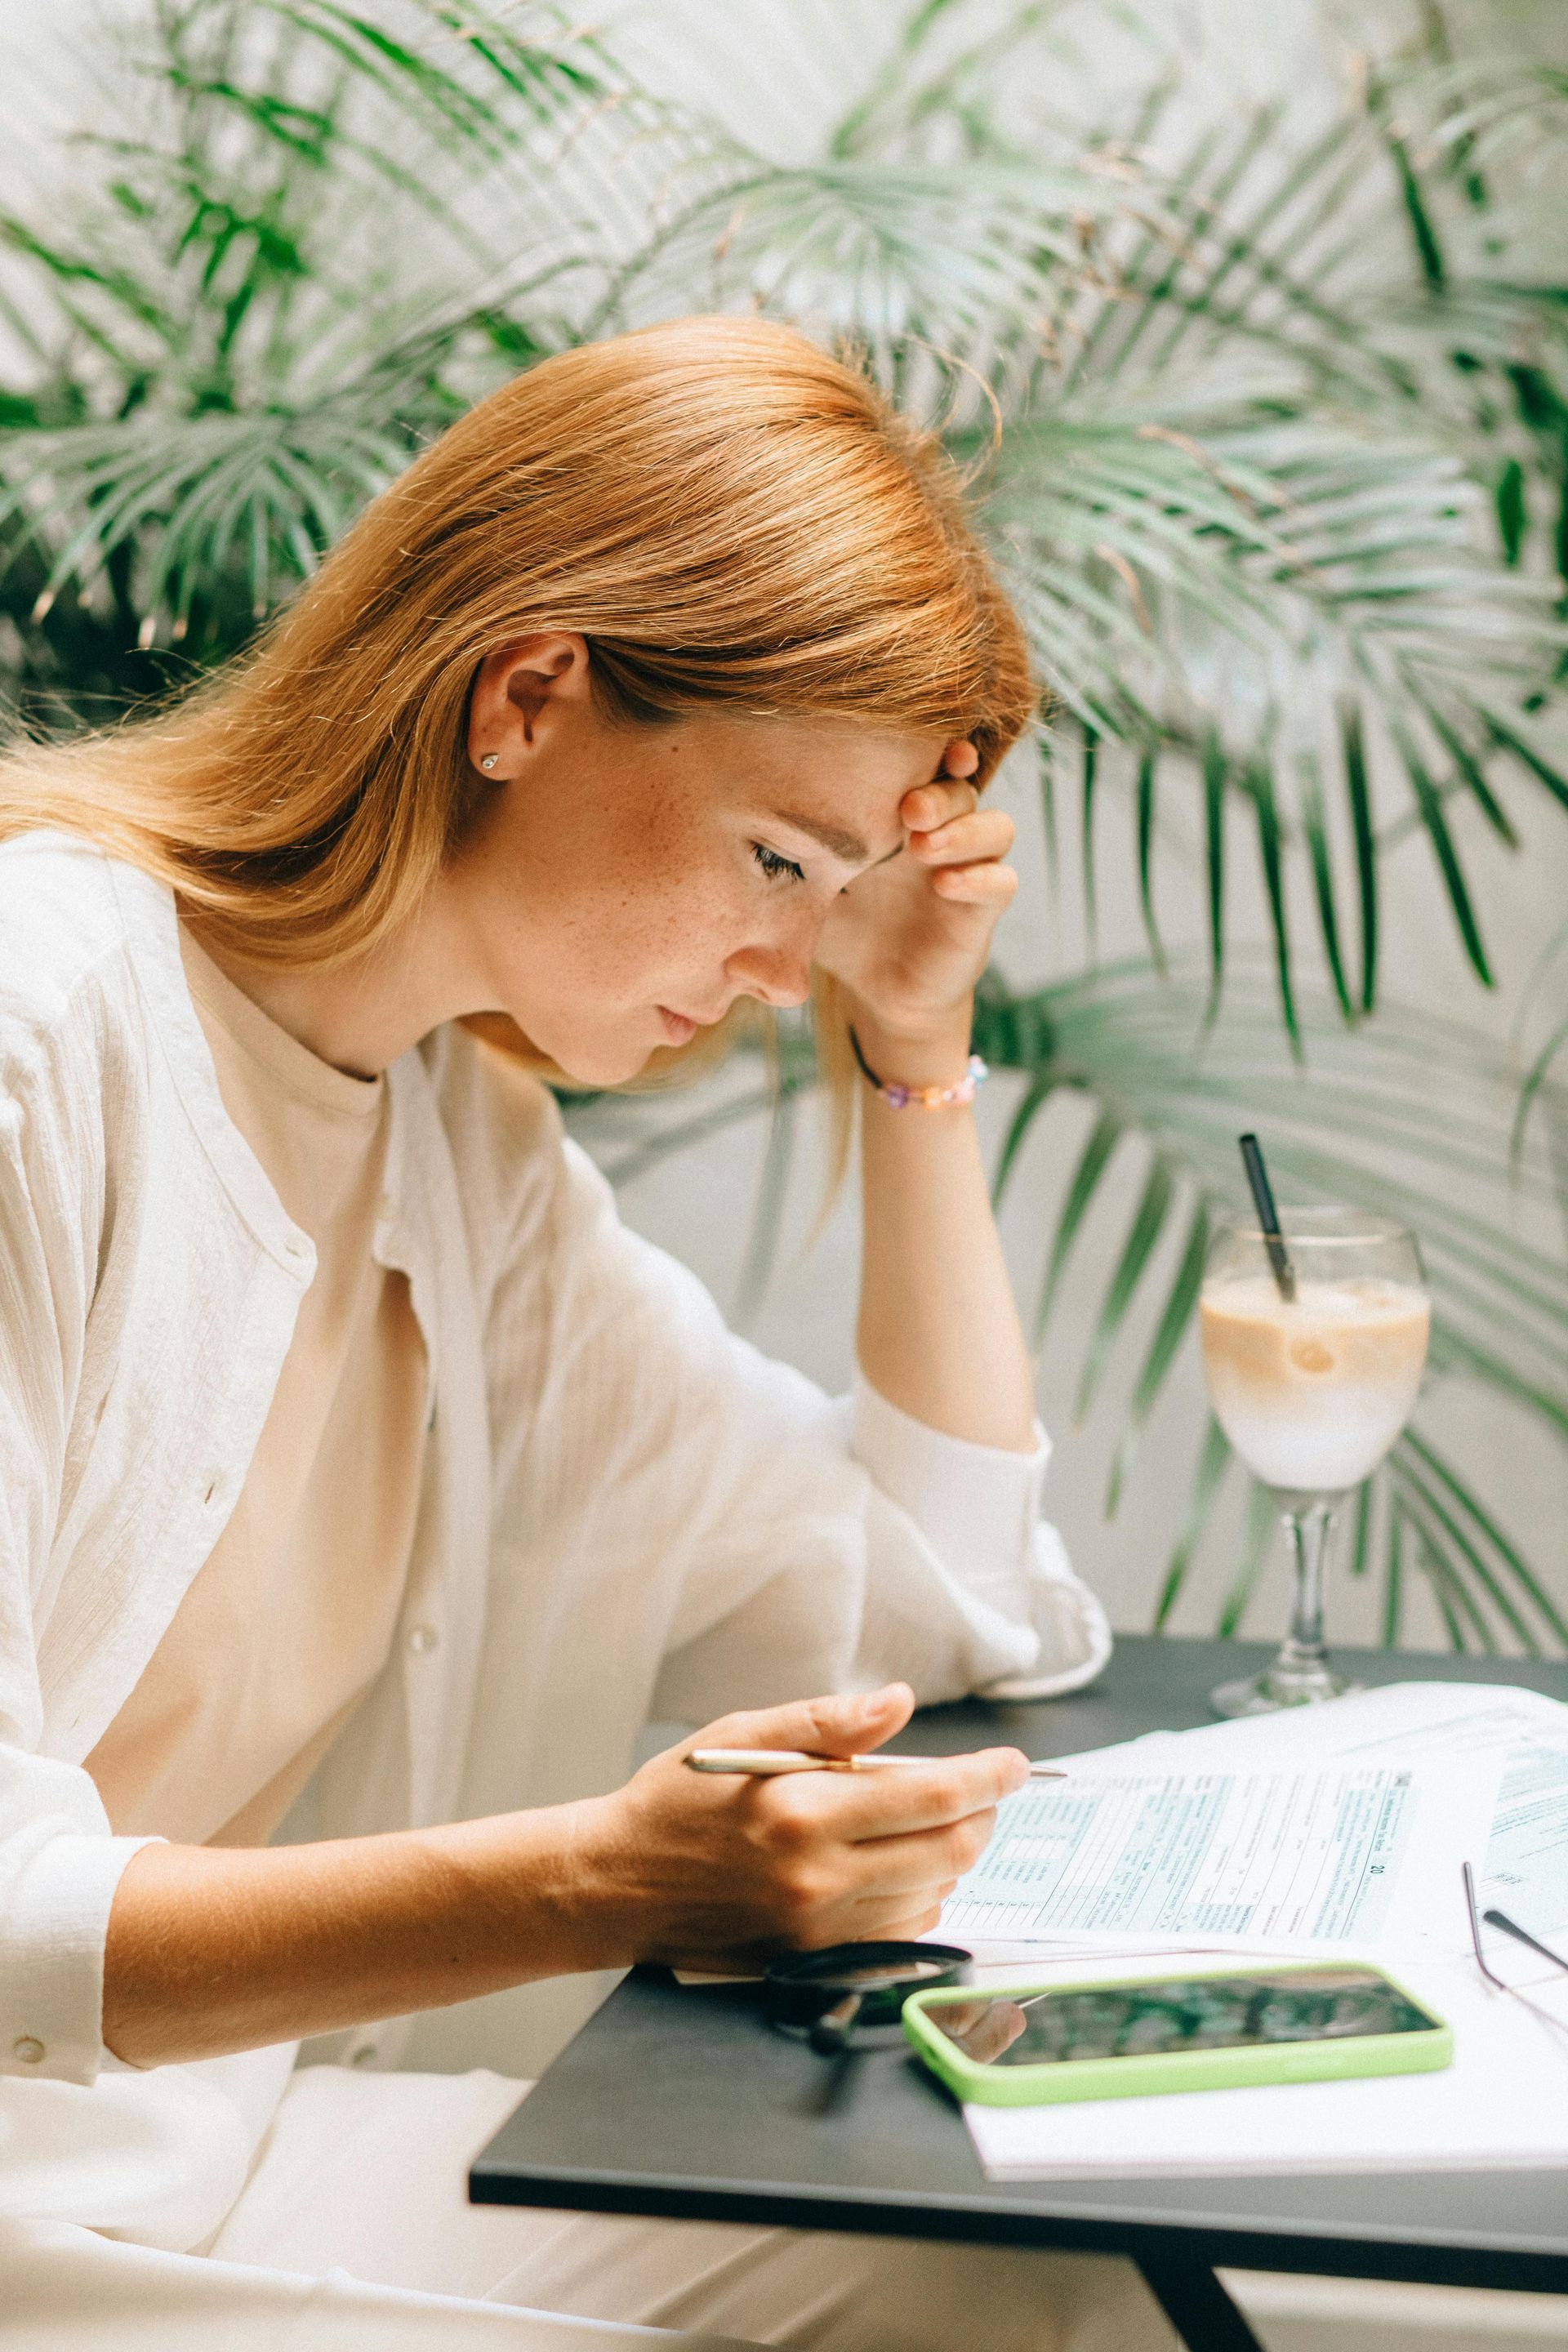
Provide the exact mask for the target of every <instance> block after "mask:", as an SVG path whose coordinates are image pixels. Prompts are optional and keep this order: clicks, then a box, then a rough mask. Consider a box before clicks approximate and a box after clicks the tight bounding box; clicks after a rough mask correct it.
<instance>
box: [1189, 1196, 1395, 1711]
mask: <svg viewBox="0 0 1568 2352" xmlns="http://www.w3.org/2000/svg"><path fill="white" fill-rule="evenodd" d="M1279 1223H1280V1226H1281V1228H1282V1231H1283V1235H1284V1250H1283V1251H1281V1250H1280V1249H1279V1246H1278V1245H1276V1246H1275V1247H1274V1248H1273V1249H1272V1250H1271V1249H1270V1247H1269V1244H1268V1236H1266V1235H1265V1234H1264V1233H1263V1231H1262V1229H1261V1227H1259V1226H1258V1225H1257V1224H1256V1223H1254V1224H1248V1223H1246V1222H1245V1221H1237V1223H1231V1224H1226V1225H1224V1226H1222V1227H1221V1228H1220V1229H1219V1231H1218V1232H1216V1234H1215V1238H1214V1242H1213V1244H1212V1246H1211V1248H1210V1252H1209V1257H1208V1263H1207V1265H1206V1267H1205V1274H1204V1284H1203V1291H1202V1294H1201V1296H1200V1298H1199V1301H1198V1325H1199V1332H1200V1337H1201V1342H1202V1348H1203V1362H1204V1375H1205V1379H1206V1381H1207V1382H1208V1390H1209V1395H1210V1397H1211V1398H1212V1399H1213V1402H1214V1409H1215V1415H1216V1417H1217V1418H1218V1421H1219V1424H1220V1427H1221V1428H1222V1429H1223V1430H1224V1432H1225V1433H1226V1437H1227V1438H1228V1439H1229V1440H1230V1443H1231V1444H1232V1446H1233V1447H1234V1448H1235V1450H1236V1452H1237V1454H1240V1456H1241V1458H1242V1460H1243V1462H1245V1463H1246V1465H1247V1468H1248V1469H1249V1470H1250V1471H1251V1472H1252V1474H1253V1476H1254V1477H1255V1478H1260V1479H1261V1480H1262V1481H1263V1482H1264V1484H1265V1485H1266V1486H1271V1487H1272V1488H1273V1489H1274V1492H1275V1494H1276V1496H1278V1498H1279V1508H1280V1511H1281V1513H1282V1515H1283V1517H1284V1522H1285V1535H1286V1540H1287V1542H1288V1544H1289V1549H1290V1555H1291V1559H1292V1562H1293V1564H1294V1569H1295V1583H1296V1590H1295V1601H1294V1607H1293V1611H1292V1616H1291V1624H1290V1631H1289V1635H1288V1636H1287V1638H1286V1641H1285V1643H1284V1646H1283V1648H1282V1649H1281V1650H1280V1652H1279V1656H1278V1657H1277V1658H1276V1659H1275V1661H1274V1663H1273V1664H1272V1665H1270V1666H1268V1667H1267V1668H1266V1669H1265V1671H1264V1672H1263V1673H1262V1674H1260V1675H1250V1676H1248V1677H1247V1678H1246V1679H1244V1680H1242V1681H1237V1682H1230V1683H1221V1684H1220V1685H1219V1687H1218V1688H1217V1689H1216V1690H1215V1692H1214V1693H1213V1694H1212V1697H1213V1702H1214V1706H1215V1709H1216V1711H1217V1712H1218V1713H1219V1714H1220V1715H1226V1716H1232V1715H1265V1714H1268V1713H1270V1712H1271V1711H1272V1710H1273V1709H1274V1708H1276V1707H1281V1706H1303V1705H1305V1704H1307V1703H1309V1702H1310V1701H1311V1700H1314V1699H1321V1698H1334V1697H1337V1696H1338V1695H1339V1694H1340V1693H1341V1692H1342V1690H1344V1689H1345V1688H1346V1687H1347V1685H1345V1684H1344V1683H1342V1681H1341V1680H1340V1678H1339V1676H1338V1675H1335V1673H1334V1672H1333V1670H1332V1668H1331V1665H1330V1664H1329V1659H1328V1654H1327V1652H1326V1650H1325V1648H1324V1646H1323V1581H1324V1576H1325V1573H1326V1570H1327V1568H1328V1564H1329V1556H1330V1552H1331V1548H1332V1543H1333V1537H1334V1528H1335V1520H1336V1515H1337V1513H1338V1511H1339V1509H1340V1507H1341V1506H1342V1503H1343V1501H1344V1499H1345V1497H1346V1496H1348V1495H1349V1494H1350V1493H1351V1492H1352V1490H1353V1489H1354V1488H1355V1487H1357V1486H1360V1485H1361V1483H1362V1481H1363V1479H1364V1478H1367V1477H1370V1475H1372V1473H1373V1471H1374V1470H1375V1469H1376V1468H1377V1465H1378V1464H1379V1463H1380V1462H1381V1461H1382V1460H1383V1457H1384V1454H1386V1453H1387V1452H1388V1449H1389V1447H1390V1446H1391V1445H1392V1444H1393V1443H1394V1439H1395V1438H1396V1437H1397V1436H1398V1434H1399V1433H1400V1431H1401V1430H1402V1429H1403V1428H1404V1426H1405V1423H1406V1422H1407V1421H1408V1419H1409V1418H1410V1412H1411V1408H1412V1407H1413V1406H1414V1404H1415V1395H1416V1391H1417V1390H1418V1389H1419V1387H1420V1385H1421V1373H1422V1369H1423V1367H1424V1365H1425V1364H1426V1339H1427V1334H1428V1331H1429V1329H1430V1326H1431V1309H1430V1307H1429V1305H1428V1302H1427V1297H1426V1281H1425V1278H1424V1276H1423V1275H1422V1271H1421V1258H1420V1254H1419V1252H1418V1251H1417V1249H1416V1246H1415V1240H1414V1239H1413V1237H1412V1236H1411V1235H1410V1234H1407V1233H1405V1232H1404V1231H1403V1230H1402V1229H1401V1228H1400V1227H1399V1226H1398V1225H1395V1224H1391V1223H1389V1222H1388V1221H1387V1220H1386V1219H1385V1218H1382V1217H1375V1216H1370V1215H1368V1214H1366V1213H1364V1212H1363V1211H1362V1210H1359V1209H1338V1208H1335V1209H1285V1210H1283V1211H1281V1213H1280V1217H1279ZM1287 1253H1288V1255H1287Z"/></svg>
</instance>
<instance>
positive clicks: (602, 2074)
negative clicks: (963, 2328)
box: [469, 1635, 1568, 2352]
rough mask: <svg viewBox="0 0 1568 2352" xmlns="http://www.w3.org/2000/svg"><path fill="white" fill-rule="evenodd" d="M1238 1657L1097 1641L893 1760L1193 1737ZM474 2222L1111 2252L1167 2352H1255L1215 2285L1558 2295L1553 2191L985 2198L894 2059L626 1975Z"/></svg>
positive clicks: (1123, 2186)
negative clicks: (1057, 1672)
mask: <svg viewBox="0 0 1568 2352" xmlns="http://www.w3.org/2000/svg"><path fill="white" fill-rule="evenodd" d="M1267 1657H1268V1650H1267V1649H1266V1648H1264V1647H1254V1646H1253V1645H1250V1644H1240V1643H1218V1642H1179V1641H1155V1640H1152V1639H1140V1638H1137V1637H1130V1636H1125V1635H1124V1636H1123V1637H1122V1638H1121V1640H1120V1641H1119V1642H1118V1643H1117V1648H1116V1654H1115V1656H1114V1658H1113V1659H1112V1661H1111V1663H1110V1666H1109V1667H1108V1668H1107V1670H1106V1673H1105V1675H1103V1677H1102V1678H1101V1680H1100V1682H1099V1683H1097V1684H1096V1685H1094V1686H1093V1688H1092V1689H1089V1690H1088V1691H1085V1692H1083V1693H1081V1694H1080V1695H1079V1696H1075V1697H1072V1698H1064V1699H1053V1700H1047V1701H1041V1702H1035V1703H1030V1704H1001V1705H991V1704H988V1703H985V1702H983V1701H980V1700H975V1699H971V1700H967V1701H965V1702H964V1703H963V1705H962V1706H945V1707H932V1708H930V1709H928V1710H926V1711H925V1712H924V1713H923V1714H922V1715H921V1717H920V1718H919V1720H918V1723H917V1724H915V1725H913V1726H911V1727H910V1731H909V1733H907V1734H906V1735H905V1737H904V1738H903V1740H902V1741H901V1742H900V1743H898V1744H900V1745H903V1746H906V1747H910V1748H917V1749H921V1750H924V1751H925V1752H927V1753H933V1752H942V1753H952V1752H955V1751H958V1750H961V1749H963V1748H973V1747H976V1746H981V1745H984V1744H985V1743H986V1742H988V1741H995V1740H998V1739H1005V1740H1007V1741H1010V1742H1012V1743H1014V1744H1016V1746H1018V1747H1020V1748H1024V1749H1025V1750H1026V1753H1028V1754H1029V1755H1031V1756H1061V1755H1068V1754H1070V1753H1072V1752H1073V1751H1074V1750H1076V1749H1078V1748H1091V1747H1100V1746H1104V1745H1105V1744H1107V1743H1108V1742H1110V1741H1111V1740H1117V1739H1125V1738H1131V1737H1132V1736H1134V1735H1135V1734H1136V1733H1139V1732H1143V1731H1150V1730H1154V1729H1156V1728H1159V1727H1165V1728H1168V1729H1172V1730H1180V1729H1182V1728H1184V1727H1186V1726H1188V1725H1190V1724H1195V1723H1202V1722H1205V1721H1207V1720H1209V1715H1208V1708H1207V1705H1206V1696H1207V1693H1208V1690H1209V1687H1210V1685H1212V1684H1214V1683H1215V1682H1217V1681H1219V1680H1220V1679H1221V1678H1222V1677H1223V1676H1224V1675H1226V1674H1236V1673H1237V1672H1238V1671H1241V1672H1245V1671H1247V1670H1248V1669H1249V1668H1250V1667H1251V1666H1253V1665H1254V1664H1258V1665H1261V1664H1263V1663H1265V1661H1266V1659H1267ZM1341 1661H1342V1664H1344V1665H1345V1666H1347V1667H1351V1666H1352V1665H1353V1670H1354V1672H1355V1674H1356V1675H1357V1677H1358V1679H1360V1680H1361V1681H1363V1682H1368V1683H1379V1682H1398V1681H1405V1680H1409V1679H1412V1678H1420V1679H1423V1680H1438V1679H1444V1680H1449V1681H1469V1682H1497V1683H1506V1682H1512V1683H1523V1684H1526V1685H1529V1686H1530V1687H1531V1689H1533V1690H1540V1691H1545V1692H1547V1693H1549V1694H1550V1696H1552V1697H1554V1698H1563V1699H1568V1665H1562V1664H1552V1665H1549V1666H1548V1665H1531V1664H1526V1663H1524V1662H1522V1661H1520V1660H1515V1659H1508V1660H1487V1659H1479V1658H1450V1657H1426V1656H1422V1657H1418V1658H1417V1657H1409V1656H1405V1657H1401V1656H1399V1655H1398V1654H1390V1653H1387V1652H1384V1651H1373V1650H1369V1651H1358V1652H1345V1653H1342V1654H1341ZM469 2194H470V2196H471V2197H472V2199H473V2200H475V2202H477V2203H479V2204H489V2205H547V2206H556V2207H566V2208H570V2209H573V2210H579V2211H587V2212H596V2213H646V2214H661V2215H666V2216H670V2217H673V2218H676V2219H682V2220H696V2221H749V2222H769V2223H784V2224H788V2225H790V2226H793V2227H797V2228H801V2229H814V2230H856V2231H870V2232H874V2233H879V2234H885V2235H889V2236H895V2237H909V2238H949V2239H954V2238H956V2239H966V2240H970V2241H979V2242H986V2243H991V2244H996V2245H1027V2246H1062V2247H1076V2248H1080V2249H1085V2250H1092V2251H1097V2252H1111V2253H1121V2254H1127V2255H1130V2256H1131V2258H1132V2260H1133V2261H1134V2262H1136V2263H1137V2264H1138V2266H1139V2268H1140V2269H1141V2270H1142V2273H1143V2275H1144V2277H1145V2278H1146V2279H1147V2281H1148V2283H1149V2285H1150V2287H1151V2288H1152V2292H1153V2293H1154V2294H1155V2295H1156V2296H1157V2297H1158V2299H1159V2301H1160V2303H1161V2305H1163V2308H1164V2310H1165V2312H1166V2313H1167V2315H1168V2316H1169V2317H1170V2319H1171V2321H1172V2323H1173V2326H1175V2328H1176V2330H1177V2332H1178V2334H1179V2335H1181V2336H1183V2337H1184V2340H1185V2342H1186V2343H1187V2344H1188V2346H1189V2347H1192V2352H1259V2347H1258V2344H1257V2339H1256V2337H1255V2336H1253V2334H1252V2332H1251V2330H1250V2329H1249V2328H1248V2327H1247V2324H1246V2322H1245V2320H1244V2319H1243V2317H1242V2315H1241V2314H1240V2312H1239V2311H1238V2310H1237V2307H1236V2305H1235V2304H1234V2303H1233V2302H1232V2301H1231V2299H1230V2297H1229V2296H1228V2295H1227V2294H1226V2293H1225V2290H1224V2288H1223V2287H1222V2285H1221V2284H1220V2282H1219V2281H1218V2279H1216V2278H1215V2268H1216V2266H1217V2267H1221V2268H1232V2269H1238V2270H1247V2269H1250V2270H1277V2271H1298V2272H1317V2273H1323V2274H1326V2275H1328V2276H1331V2277H1340V2278H1386V2279H1423V2280H1427V2281H1430V2282H1433V2283H1434V2284H1447V2285H1458V2286H1490V2287H1517V2288H1533V2289H1535V2290H1536V2291H1538V2292H1542V2293H1549V2294H1568V2170H1563V2169H1553V2170H1550V2171H1548V2170H1545V2169H1535V2170H1529V2171H1510V2172H1502V2173H1498V2172H1491V2173H1488V2172H1478V2173H1454V2172H1451V2171H1449V2172H1432V2173H1409V2174H1402V2175H1390V2174H1387V2173H1368V2174H1347V2173H1335V2174H1332V2175H1319V2176H1316V2177H1310V2176H1309V2177H1305V2178H1303V2177H1300V2176H1293V2175H1282V2174H1268V2173H1266V2172H1261V2171H1260V2172H1258V2173H1257V2174H1254V2175H1253V2176H1251V2177H1250V2178H1247V2179H1225V2180H1215V2179H1191V2180H1132V2179H1128V2180H1124V2181H1121V2182H1117V2181H1116V2180H1114V2179H1105V2178H1103V2177H1098V2178H1096V2179H1092V2180H1085V2181H1082V2182H1074V2181H1063V2180H1053V2181H1037V2182H1028V2181H1020V2182H1007V2183H1003V2182H993V2181H988V2180H987V2179H985V2177H984V2173H983V2172H982V2171H981V2168H980V2166H979V2163H978V2162H977V2160H976V2158H975V2156H974V2153H973V2148H972V2147H971V2145H970V2140H969V2136H968V2134H967V2132H966V2131H965V2130H964V2128H963V2120H962V2118H961V2116H960V2114H959V2111H958V2108H957V2107H956V2105H954V2104H953V2103H952V2100H950V2099H949V2098H948V2096H947V2095H946V2093H945V2092H944V2091H942V2088H941V2087H940V2085H938V2084H936V2083H935V2082H934V2080H933V2079H932V2078H931V2076H930V2075H929V2074H926V2073H925V2072H924V2070H923V2069H922V2068H921V2067H920V2066H919V2065H917V2063H915V2061H914V2060H913V2059H912V2058H910V2057H907V2056H906V2055H905V2054H904V2053H901V2052H898V2051H876V2052H867V2053H851V2054H850V2055H849V2056H848V2057H847V2058H845V2059H843V2060H840V2061H837V2062H835V2063H826V2062H825V2061H823V2060H821V2059H818V2058H815V2057H813V2056H812V2055H811V2053H809V2052H808V2051H806V2050H805V2049H804V2048H803V2047H801V2046H800V2045H799V2044H798V2043H795V2042H791V2041H788V2040H786V2039H785V2038H784V2036H782V2035H779V2034H774V2033H772V2032H769V2031H768V2029H767V2028H766V2027H765V2026H764V2025H763V2022H762V2021H761V2020H760V2018H759V2016H758V2014H757V2009H756V2002H755V1997H754V1994H753V1993H752V1990H751V1989H750V1988H749V1987H745V1986H731V1987H717V1988H714V1989H712V1990H704V1991H695V1990H681V1989H680V1988H679V1987H678V1986H677V1985H676V1984H675V1982H674V1980H673V1979H671V1978H670V1977H669V1976H668V1974H667V1973H666V1972H665V1971H664V1970H662V1969H634V1970H633V1972H632V1974H631V1975H630V1976H629V1977H628V1978H627V1979H626V1981H625V1982H624V1983H623V1984H622V1985H621V1986H620V1987H619V1989H618V1990H616V1992H615V1993H614V1994H612V1996H611V1998H610V1999H609V2000H608V2001H606V2002H605V2006H604V2007H603V2009H601V2010H600V2011H599V2012H598V2014H597V2015H596V2016H595V2018H593V2019H592V2020H591V2021H590V2022H589V2023H588V2024H587V2025H586V2026H585V2027H584V2030H583V2032H581V2033H580V2034H578V2036H577V2037H576V2039H575V2041H574V2042H572V2043H571V2044H570V2045H569V2047H568V2048H567V2049H566V2050H564V2051H563V2053H562V2054H561V2056H560V2057H559V2058H558V2059H557V2060H556V2062H555V2063H554V2065H553V2066H552V2067H551V2068H550V2070H549V2072H548V2073H547V2074H545V2076H544V2077H543V2079H542V2082H541V2083H540V2084H539V2085H538V2087H537V2088H536V2089H535V2091H534V2092H533V2093H532V2095H531V2097H530V2098H529V2099H528V2100H527V2101H526V2102H525V2103H524V2104H523V2105H521V2106H520V2107H519V2109H518V2110H517V2112H516V2114H515V2115H514V2116H512V2117H511V2119H510V2122H509V2123H507V2124H506V2125H505V2126H504V2127H503V2128H502V2130H501V2131H500V2133H499V2134H498V2135H497V2137H496V2138H495V2139H493V2140H492V2141H491V2143H490V2145H489V2147H488V2148H486V2149H485V2150H484V2152H483V2154H482V2155H481V2156H480V2157H479V2158H478V2160H477V2161H476V2163H475V2164H474V2167H473V2169H472V2171H471V2172H470V2174H469Z"/></svg>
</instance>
